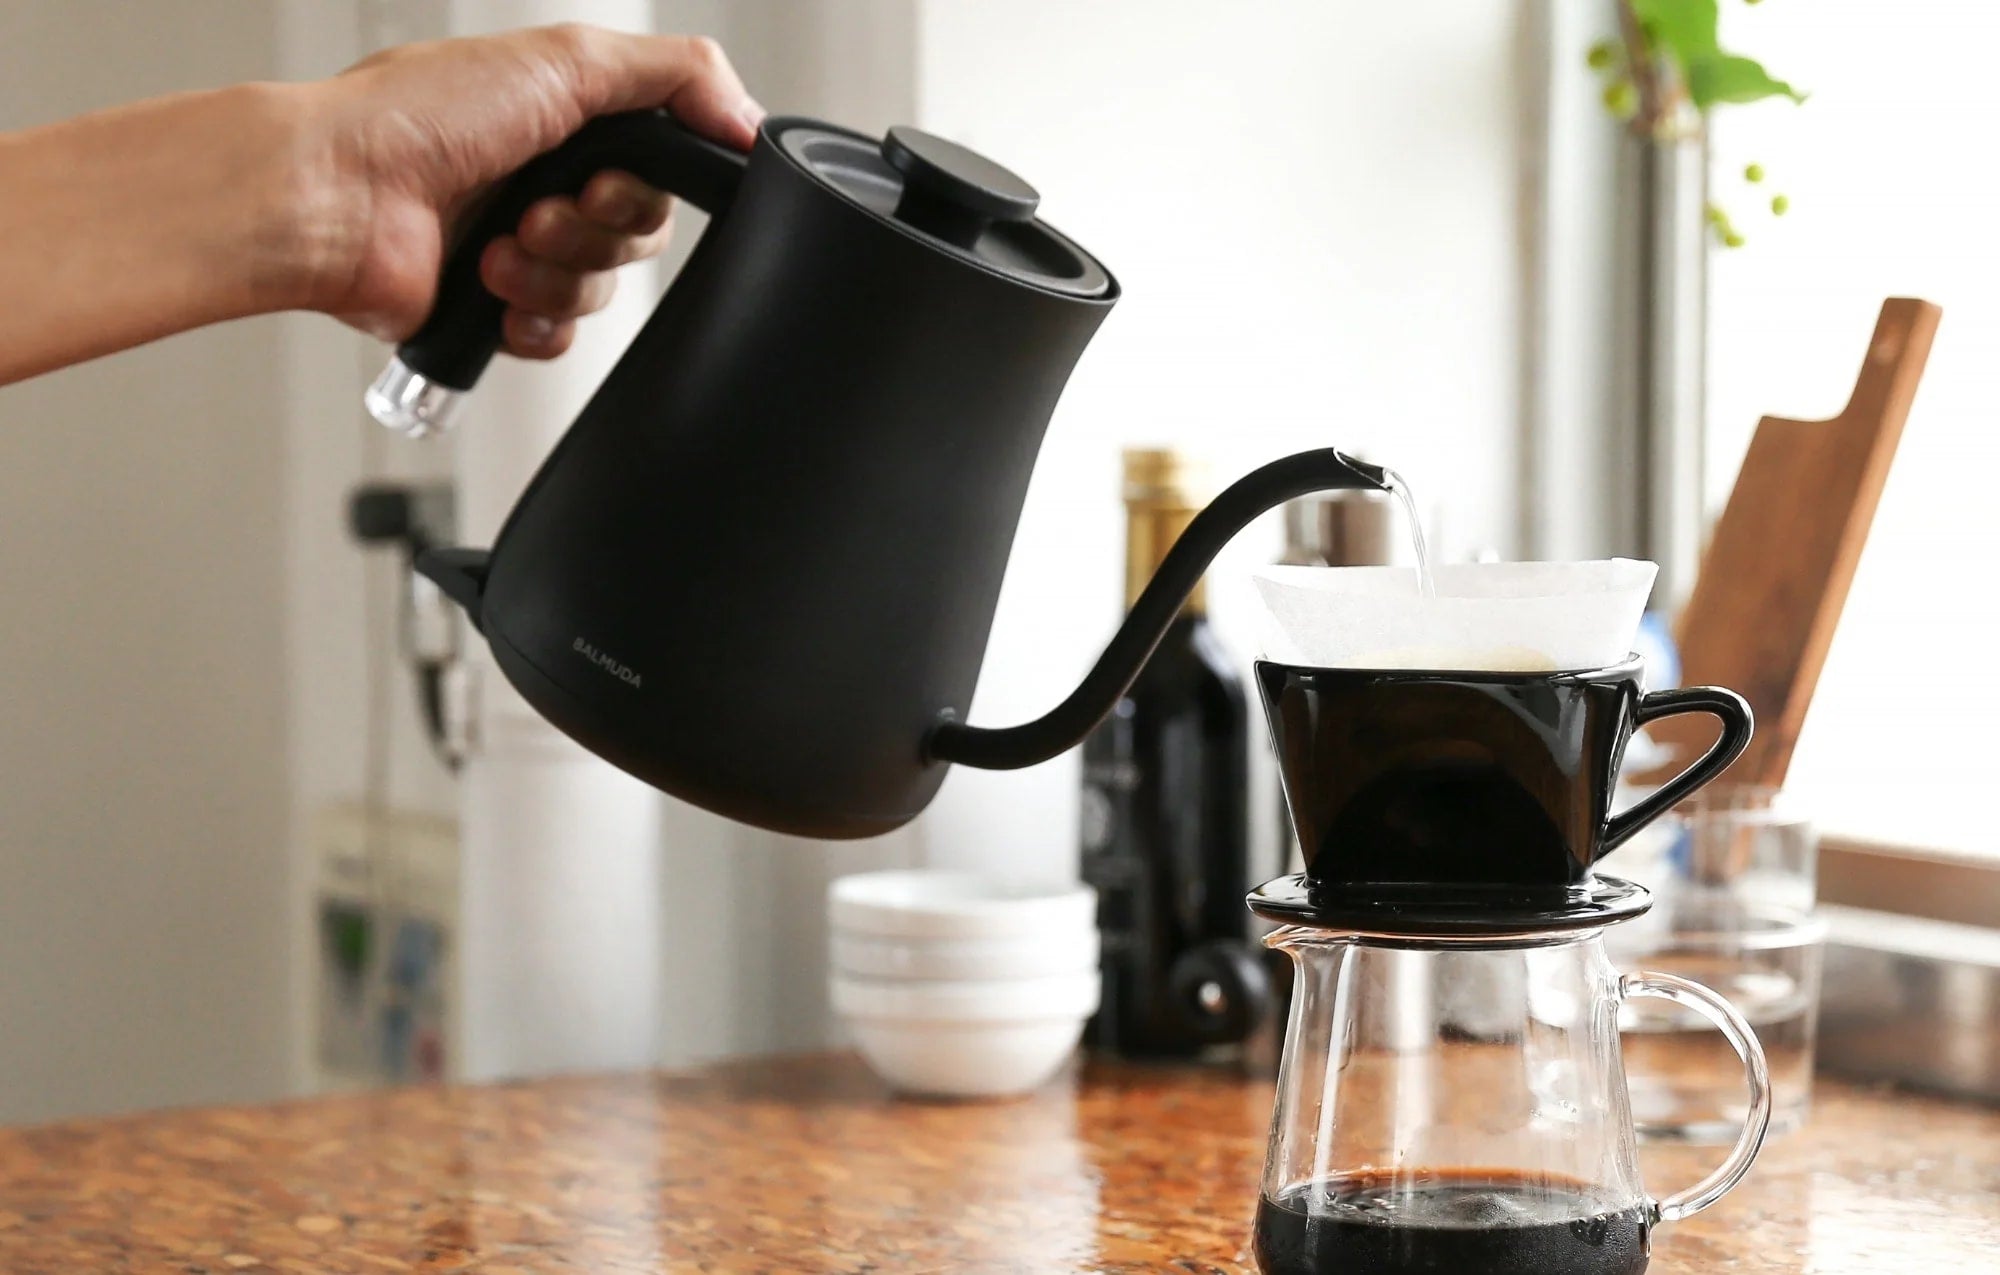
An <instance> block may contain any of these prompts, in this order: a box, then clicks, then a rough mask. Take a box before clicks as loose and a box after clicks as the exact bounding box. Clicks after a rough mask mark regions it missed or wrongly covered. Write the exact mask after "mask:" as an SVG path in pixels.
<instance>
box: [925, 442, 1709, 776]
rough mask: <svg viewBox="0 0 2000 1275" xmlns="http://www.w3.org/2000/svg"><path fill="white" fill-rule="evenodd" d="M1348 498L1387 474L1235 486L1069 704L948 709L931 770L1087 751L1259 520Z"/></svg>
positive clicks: (1349, 469)
mask: <svg viewBox="0 0 2000 1275" xmlns="http://www.w3.org/2000/svg"><path fill="white" fill-rule="evenodd" d="M1343 489H1362V490H1370V491H1386V490H1388V488H1387V485H1386V477H1385V474H1384V471H1383V469H1382V467H1381V466H1379V465H1370V464H1368V463H1366V462H1365V461H1359V460H1355V459H1354V458H1353V457H1351V456H1347V455H1344V454H1343V453H1341V452H1339V451H1336V450H1334V449H1333V448H1331V447H1323V448H1321V449H1319V450H1318V451H1310V452H1298V453H1296V454H1294V455H1291V456H1286V457H1284V458H1283V459H1281V460H1274V461H1272V462H1271V463H1270V464H1268V465H1265V466H1263V467H1262V468H1260V469H1254V470H1252V471H1251V472H1250V473H1248V474H1247V475H1245V476H1244V477H1242V478H1239V479H1237V480H1236V481H1235V482H1233V483H1231V484H1230V485H1229V486H1228V487H1226V488H1224V489H1223V491H1222V494H1221V495H1219V496H1217V497H1216V498H1215V499H1214V500H1212V501H1210V502H1209V505H1208V507H1207V508H1206V509H1203V510H1202V511H1201V512H1200V513H1198V514H1196V515H1195V516H1194V519H1193V521H1191V522H1189V523H1188V525H1187V530H1185V531H1183V532H1181V536H1180V539H1178V540H1176V541H1174V547H1173V548H1172V549H1170V550H1168V551H1167V556H1166V557H1165V558H1164V559H1163V560H1162V561H1161V563H1160V569H1159V570H1158V571H1156V572H1154V574H1153V578H1152V580H1150V581H1149V582H1147V584H1146V587H1145V589H1144V590H1142V591H1141V592H1140V594H1139V600H1138V601H1137V602H1135V603H1133V604H1132V610H1131V613H1130V614H1128V615H1127V616H1126V617H1125V623H1123V624H1122V625H1120V626H1119V627H1118V632H1117V633H1115V634H1113V635H1112V638H1111V642H1110V645H1108V646H1106V647H1105V648H1104V653H1103V654H1102V655H1100V656H1098V657H1097V663H1096V664H1095V665H1093V666H1091V670H1090V672H1089V673H1088V674H1087V675H1085V677H1084V679H1083V681H1082V683H1081V684H1079V685H1078V686H1077V688H1076V689H1075V690H1074V691H1071V692H1070V694H1069V698H1068V699H1065V700H1064V701H1063V702H1062V703H1060V704H1058V705H1056V706H1055V707H1054V708H1052V709H1050V710H1049V711H1048V712H1046V713H1044V714H1043V715H1042V716H1040V717H1038V718H1036V719H1035V720H1034V721H1032V722H1023V723H1021V724H1020V725H1019V726H1008V727H1005V728H999V729H993V728H987V727H980V726H969V725H967V724H965V723H964V722H959V721H954V720H953V714H952V711H951V710H950V709H946V710H945V712H944V715H943V717H942V718H941V719H940V720H939V722H938V724H937V725H936V726H934V727H932V728H931V732H930V737H929V738H928V739H926V740H925V741H924V758H925V760H927V761H946V762H960V763H962V764H964V765H967V766H980V767H983V768H985V769H987V770H1019V769H1021V768H1022V767H1024V766H1033V765H1035V764H1037V763H1039V762H1044V761H1047V760H1048V759H1049V758H1051V757H1053V756H1055V755H1056V754H1057V753H1060V752H1062V751H1063V750H1064V749H1066V748H1070V747H1072V746H1074V745H1076V744H1079V743H1082V742H1083V737H1084V736H1085V735H1087V734H1089V733H1090V729H1091V727H1093V726H1095V725H1097V723H1098V722H1100V721H1102V720H1104V716H1105V714H1107V713H1109V712H1110V711H1111V709H1112V707H1113V706H1114V705H1115V704H1117V703H1118V697H1119V696H1120V695H1123V694H1124V693H1125V691H1126V689H1127V688H1128V687H1130V686H1131V685H1132V680H1133V679H1134V678H1136V677H1138V676H1139V670H1140V669H1142V668H1144V667H1145V665H1146V660H1147V657H1149V656H1151V655H1152V653H1153V648H1154V647H1156V646H1158V645H1159V644H1160V639H1161V638H1162V637H1164V636H1166V632H1167V628H1168V627H1169V626H1170V625H1172V624H1173V622H1174V616H1176V615H1177V614H1179V613H1180V609H1181V604H1182V603H1183V602H1185V601H1187V596H1188V594H1189V593H1191V592H1192V591H1193V590H1194V586H1195V585H1196V584H1197V583H1198V582H1199V581H1200V580H1201V577H1202V573H1203V572H1205V571H1207V570H1208V564H1209V563H1210V562H1213V561H1214V560H1215V555H1216V554H1217V553H1220V552H1221V551H1222V546H1224V545H1226V544H1228V543H1229V542H1230V540H1232V539H1234V538H1235V536H1236V533H1237V532H1239V531H1241V530H1243V528H1245V527H1247V526H1249V525H1250V523H1251V522H1252V521H1254V520H1255V519H1256V518H1257V517H1258V516H1259V515H1260V514H1263V513H1265V512H1266V511H1268V510H1271V509H1275V508H1277V507H1278V506H1279V505H1282V504H1284V503H1285V502H1286V501H1288V500H1295V499H1297V498H1298V497H1300V496H1304V495H1308V494H1310V493H1312V492H1316V491H1338V490H1343ZM1739 751H1740V750H1739Z"/></svg>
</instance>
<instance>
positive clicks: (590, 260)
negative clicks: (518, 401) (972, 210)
mask: <svg viewBox="0 0 2000 1275" xmlns="http://www.w3.org/2000/svg"><path fill="white" fill-rule="evenodd" d="M304 88H305V89H306V90H307V92H308V93H309V94H310V95H311V100H310V104H309V105H308V106H307V108H306V122H305V124H304V130H305V134H306V136H307V138H308V139H309V141H308V143H307V144H308V147H309V151H310V153H312V154H315V155H318V156H319V159H318V160H317V162H315V163H312V164H310V165H308V167H309V168H311V169H317V170H318V180H317V181H313V182H312V183H311V184H310V185H309V187H308V196H307V202H308V205H309V211H308V213H307V217H308V221H309V223H310V224H311V225H312V227H313V228H312V229H311V230H309V231H308V233H307V236H306V238H307V241H308V242H309V243H310V244H311V245H312V247H311V248H310V249H309V252H310V255H311V256H312V257H313V266H312V269H311V271H310V277H311V279H312V283H311V284H310V285H309V293H308V295H309V298H310V299H309V300H308V302H307V305H306V308H309V309H316V310H322V311H325V312H327V313H329V314H333V315H335V316H337V317H338V318H340V319H341V320H342V321H343V322H345V323H348V324H350V325H351V326H353V327H356V328H359V329H361V330H362V331H364V332H368V333H370V334H372V335H374V336H377V337H380V338H382V339H384V340H390V341H394V340H401V339H402V338H404V337H407V336H409V335H410V334H411V333H412V332H414V331H415V330H416V329H417V327H418V326H419V325H420V324H421V323H422V322H423V320H424V318H425V317H426V316H427V315H428V314H429V313H430V310H431V305H432V302H433V301H434V300H435V295H436V287H437V278H438V271H439V269H440V268H441V266H442V264H443V253H444V250H445V248H446V246H447V245H448V244H449V243H450V242H451V229H452V227H453V225H454V224H455V222H456V221H457V219H458V218H459V217H460V216H461V215H462V214H463V213H464V211H465V209H466V207H467V206H468V205H469V204H470V203H471V202H472V201H473V200H474V199H475V198H476V197H477V196H478V195H479V194H480V193H482V192H483V191H484V190H485V189H486V187H488V186H489V185H490V184H491V183H493V182H494V181H496V180H498V179H499V178H501V177H504V176H506V175H507V174H509V173H511V172H513V171H514V170H515V169H517V168H519V167H520V166H521V165H522V164H524V163H526V162H527V161H528V160H530V159H532V158H533V157H534V156H536V155H538V154H540V153H541V152H543V151H545V150H548V149H550V148H551V147H553V146H555V145H556V144H557V143H558V142H560V141H562V140H563V139H564V138H566V137H568V136H569V135H570V134H571V133H573V132H575V131H576V130H577V129H578V128H580V127H581V126H582V125H583V123H584V122H585V121H586V120H589V119H591V118H593V117H595V116H598V115H604V114H609V113H612V112H615V111H624V110H633V109H637V108H640V107H648V106H664V107H666V108H667V109H668V110H669V111H670V112H672V113H673V115H674V117H675V118H676V119H678V120H680V121H681V122H682V123H683V124H685V125H687V126H688V127H689V128H691V129H693V130H695V131H696V132H698V133H701V134H703V135H704V136H706V137H708V138H710V139H711V140H714V141H717V142H720V143H723V144H724V145H728V146H734V147H737V148H739V149H743V150H747V149H749V147H750V144H751V143H752V142H753V141H754V140H755V138H756V131H757V125H758V123H759V122H760V121H761V120H762V119H763V115H764V112H763V108H761V107H759V106H758V105H757V104H756V102H754V101H752V100H751V98H750V96H749V95H748V93H746V92H745V91H744V88H743V84H742V82H741V81H740V80H739V79H738V78H737V76H736V73H735V71H734V70H732V69H731V67H730V65H729V61H728V59H727V58H726V57H725V56H724V55H723V52H722V50H721V48H720V47H719V46H718V45H716V44H715V42H714V41H712V40H707V39H702V38H699V37H683V36H652V35H627V34H621V33H617V32H612V31H606V30H602V29H599V28H595V27H586V26H577V25H570V26H558V27H544V28H539V29H535V30H527V31H514V32H509V33H507V34H504V35H498V36H490V37H482V38H474V39H459V40H445V41H439V42H435V43H428V44H414V45H406V46H404V47H401V48H395V49H389V50H386V51H384V52H382V53H378V54H376V55H375V56H373V57H371V58H368V59H367V60H365V61H362V62H360V63H357V64H356V65H355V66H353V67H351V68H350V69H348V70H347V71H345V72H343V73H341V74H340V75H338V76H335V77H334V78H333V79H330V80H325V81H321V82H320V83H318V84H314V85H307V86H304ZM670 209H671V201H670V200H669V199H668V197H667V196H666V195H664V194H662V193H661V192H659V191H656V190H654V189H653V188H651V187H650V186H647V185H646V184H645V183H644V182H641V181H640V180H639V179H638V178H636V177H633V176H631V175H630V174H628V173H621V172H616V171H606V172H603V173H600V174H598V175H597V176H596V177H595V178H594V179H592V181H591V182H590V183H589V185H587V186H586V187H585V188H584V190H583V192H582V194H581V195H579V196H577V197H576V198H573V199H572V198H569V197H567V196H559V197H554V198H550V199H544V200H541V201H540V202H538V203H536V204H534V205H533V206H531V207H530V208H529V209H528V211H527V213H526V214H525V215H524V216H523V217H522V219H521V223H520V227H519V229H518V231H517V232H516V233H515V234H513V235H507V236H503V237H501V238H499V239H497V240H495V241H494V242H493V243H492V244H490V245H489V246H488V247H487V249H486V251H485V254H484V256H483V257H482V259H481V262H480V278H481V280H482V281H483V282H484V283H485V285H486V287H487V288H488V289H489V290H490V291H491V292H492V293H493V294H494V295H495V296H497V297H499V298H500V299H501V300H503V301H505V302H507V312H506V319H505V325H504V329H503V332H504V336H505V346H506V349H507V350H508V351H509V352H511V353H513V354H516V355H520V356H522V357H524V358H539V359H546V358H554V357H555V356H556V355H558V354H561V353H562V352H563V351H564V350H566V349H568V348H569V345H570V342H571V341H572V340H573V339H574V338H575V335H576V320H577V319H578V318H579V317H581V316H582V315H586V314H590V313H592V312H594V311H597V310H600V309H602V308H603V307H604V306H605V304H606V303H607V302H609V300H610V299H611V293H612V286H613V278H612V274H611V272H612V271H613V270H615V269H616V268H617V267H619V266H621V265H624V264H626V263H627V262H631V261H637V260H639V259H641V258H643V257H647V256H651V255H652V254H653V253H655V252H657V251H659V249H660V246H661V244H662V243H664V242H665V240H666V237H667V232H668V221H669V213H670Z"/></svg>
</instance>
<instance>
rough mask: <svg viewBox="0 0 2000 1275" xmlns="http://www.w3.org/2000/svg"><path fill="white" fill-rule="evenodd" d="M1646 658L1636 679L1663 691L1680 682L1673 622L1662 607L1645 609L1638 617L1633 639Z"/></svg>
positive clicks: (1678, 649)
mask: <svg viewBox="0 0 2000 1275" xmlns="http://www.w3.org/2000/svg"><path fill="white" fill-rule="evenodd" d="M1633 645H1634V647H1636V648H1637V650H1638V653H1639V658H1640V659H1642V660H1644V661H1645V662H1646V667H1645V671H1644V672H1642V673H1641V674H1640V675H1639V681H1640V684H1641V685H1642V686H1644V687H1645V688H1646V689H1647V690H1649V691H1667V690H1672V689H1673V688H1675V687H1677V686H1679V685H1680V684H1681V651H1680V648H1679V647H1677V646H1675V645H1674V626H1673V622H1672V620H1670V619H1669V618H1668V617H1667V614H1666V612H1664V611H1648V612H1646V614H1645V615H1643V616H1641V617H1640V619H1639V636H1638V638H1637V639H1636V640H1635V641H1634V643H1633Z"/></svg>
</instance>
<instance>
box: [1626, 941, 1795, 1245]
mask: <svg viewBox="0 0 2000 1275" xmlns="http://www.w3.org/2000/svg"><path fill="white" fill-rule="evenodd" d="M1618 996H1619V998H1620V999H1621V1000H1631V999H1633V998H1636V997H1646V996H1650V997H1653V998H1654V999H1656V1000H1663V1001H1672V1002H1673V1003H1674V1004H1676V1005H1680V1006H1682V1007H1684V1008H1687V1009H1691V1010H1694V1011H1695V1012H1696V1013H1698V1014H1700V1015H1701V1016H1702V1017H1703V1018H1706V1019H1707V1020H1708V1021H1709V1022H1710V1023H1711V1024H1713V1025H1714V1027H1715V1030H1717V1031H1719V1032H1721V1033H1722V1037H1723V1039H1724V1040H1727V1041H1728V1042H1729V1045H1730V1047H1731V1048H1732V1049H1734V1050H1735V1051H1736V1056H1737V1057H1738V1058H1741V1059H1742V1060H1743V1081H1744V1084H1745V1085H1746V1086H1748V1088H1749V1090H1750V1110H1749V1113H1748V1114H1747V1115H1746V1116H1745V1118H1744V1121H1743V1132H1741V1133H1739V1134H1738V1135H1736V1145H1735V1146H1734V1147H1731V1148H1730V1151H1729V1158H1728V1159H1726V1160H1724V1161H1723V1162H1722V1163H1721V1165H1720V1166H1718V1167H1717V1168H1716V1170H1715V1172H1713V1173H1711V1174H1709V1175H1708V1176H1707V1177H1705V1178H1703V1179H1702V1180H1701V1181H1699V1182H1697V1183H1695V1184H1694V1185H1693V1186H1691V1187H1689V1188H1688V1189H1687V1190H1685V1191H1677V1192H1675V1193H1674V1194H1673V1195H1670V1196H1668V1197H1667V1198H1666V1199H1664V1200H1655V1201H1652V1202H1651V1208H1652V1211H1653V1217H1654V1220H1655V1221H1659V1222H1678V1221H1680V1220H1682V1219H1683V1218H1690V1217H1693V1216H1694V1215H1695V1214H1697V1213H1699V1212H1701V1211H1702V1210H1703V1209H1705V1208H1707V1207H1708V1206H1709V1205H1711V1204H1713V1203H1715V1202H1716V1201H1717V1200H1719V1199H1721V1198H1722V1197H1723V1196H1725V1195H1727V1194H1728V1193H1729V1191H1730V1190H1731V1189H1732V1188H1733V1187H1735V1185H1736V1184H1737V1183H1738V1182H1741V1181H1742V1180H1743V1175H1744V1174H1746V1173H1748V1172H1749V1171H1750V1165H1751V1163H1752V1162H1754V1161H1755V1160H1756V1159H1757V1152H1758V1151H1759V1150H1761V1149H1762V1148H1763V1146H1764V1134H1765V1132H1766V1131H1767V1130H1768V1129H1769V1128H1770V1127H1771V1068H1770V1065H1769V1064H1768V1063H1767V1062H1765V1060H1764V1047H1763V1046H1762V1045H1761V1044H1759V1043H1758V1042H1757V1033H1756V1032H1755V1031H1753V1030H1752V1029H1751V1027H1750V1024H1749V1022H1747V1021H1746V1020H1745V1019H1744V1017H1743V1015H1741V1014H1739V1013H1737V1012H1736V1007H1735V1006H1733V1005H1731V1004H1730V1003H1729V1002H1728V1001H1726V1000H1724V999H1723V998H1722V996H1721V994H1720V993H1718V992H1716V991H1714V990H1712V989H1710V988H1707V987H1704V986H1702V985H1701V984H1700V983H1696V982H1694V981H1692V980H1690V979H1685V978H1680V977H1677V976H1676V975H1673V974H1656V973H1653V972H1651V971H1640V972H1639V973H1635V974H1626V975H1623V976H1621V977H1620V978H1619V980H1618Z"/></svg>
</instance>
